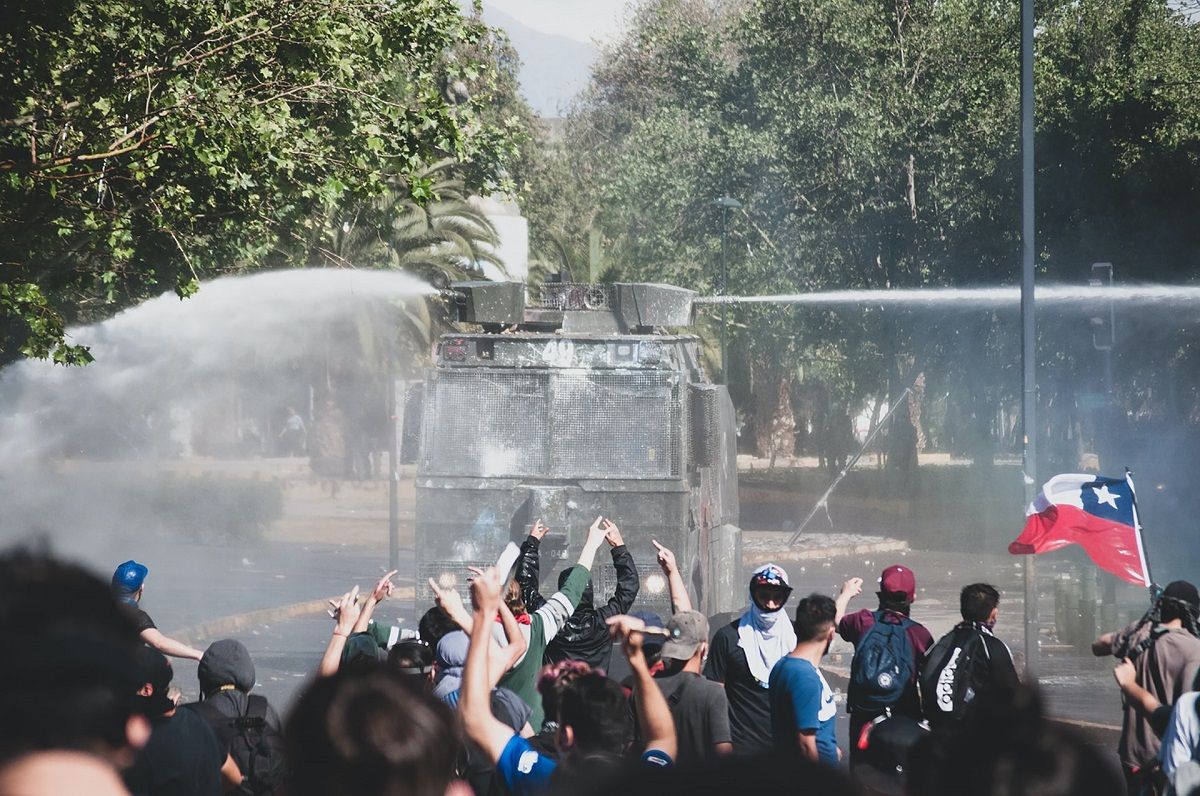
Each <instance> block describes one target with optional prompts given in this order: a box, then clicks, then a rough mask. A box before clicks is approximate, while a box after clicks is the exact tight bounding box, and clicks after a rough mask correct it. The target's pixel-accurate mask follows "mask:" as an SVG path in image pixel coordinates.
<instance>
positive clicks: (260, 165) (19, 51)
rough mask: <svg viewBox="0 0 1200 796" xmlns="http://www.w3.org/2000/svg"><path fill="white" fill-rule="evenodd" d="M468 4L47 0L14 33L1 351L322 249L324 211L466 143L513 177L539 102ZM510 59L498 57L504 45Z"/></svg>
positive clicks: (495, 182)
mask: <svg viewBox="0 0 1200 796" xmlns="http://www.w3.org/2000/svg"><path fill="white" fill-rule="evenodd" d="M493 38H494V34H492V33H491V32H490V31H488V30H487V29H486V28H485V27H484V26H482V25H481V24H479V23H478V21H477V20H473V19H470V18H466V17H464V16H463V15H462V13H461V12H460V10H459V8H458V5H457V3H455V2H454V0H398V1H397V2H363V3H360V2H347V1H346V0H316V1H315V2H304V3H275V2H268V0H228V1H227V2H197V1H196V0H163V2H158V3H141V2H138V3H134V2H129V0H39V1H38V2H22V3H16V4H9V6H8V7H7V8H6V19H5V21H4V23H3V27H2V28H0V268H2V269H3V271H2V272H0V288H2V290H3V292H0V324H2V326H0V360H2V359H11V358H13V357H15V356H17V355H18V354H21V355H26V356H52V357H53V358H54V359H55V360H56V361H61V362H83V361H86V359H87V354H86V351H84V350H81V349H79V348H74V347H71V346H70V344H69V341H68V340H67V339H66V337H65V336H64V326H65V324H67V323H70V322H74V321H76V320H86V319H90V318H94V317H97V316H100V315H106V314H111V312H112V311H113V310H114V309H117V308H119V307H121V306H123V305H127V304H129V303H133V302H136V301H138V300H140V299H142V298H145V297H147V296H149V295H153V294H157V293H160V292H162V290H164V289H172V288H173V289H175V290H176V291H177V292H178V293H179V295H180V296H181V297H184V296H186V295H189V294H190V293H192V292H194V291H195V289H196V287H197V286H198V284H199V283H200V282H201V281H202V280H203V279H204V278H207V277H209V276H212V275H215V274H221V273H228V272H236V271H239V270H242V269H247V268H253V267H259V266H264V265H265V266H286V265H309V264H313V263H314V262H315V261H319V260H321V259H322V257H323V253H322V251H321V249H322V247H323V246H324V244H325V243H327V236H328V230H327V228H326V227H325V226H324V222H325V220H327V219H328V218H329V217H330V216H331V215H333V214H334V211H335V209H336V208H344V207H353V206H362V205H365V204H369V203H371V202H373V201H375V200H377V199H378V198H380V197H383V196H385V195H386V194H387V193H388V192H389V191H394V190H395V189H396V187H397V186H398V185H403V186H405V187H406V188H407V189H408V191H409V197H408V198H409V199H411V200H412V201H414V202H418V203H425V202H431V201H433V202H436V200H437V197H436V196H435V193H436V191H435V186H434V185H433V183H432V182H430V181H429V180H428V178H422V177H421V176H420V175H421V174H422V173H423V170H424V169H425V168H426V167H428V166H429V165H430V164H432V163H435V162H437V161H440V160H442V159H444V158H453V159H454V160H455V161H456V162H457V163H459V164H461V166H462V168H463V169H464V170H465V171H466V172H468V174H469V181H470V187H471V188H472V189H480V188H482V189H488V188H503V187H505V186H506V185H508V184H510V183H511V178H510V177H509V176H507V175H506V174H505V172H504V170H503V165H504V163H505V162H506V161H507V160H509V159H511V158H513V157H515V156H516V153H517V144H518V141H519V138H520V136H519V131H520V128H521V120H520V119H519V118H507V119H496V118H494V117H493V116H492V115H491V111H490V106H491V105H492V104H493V103H494V100H495V98H496V97H497V96H498V95H499V94H502V93H503V91H504V90H505V89H506V86H505V83H504V81H505V80H506V79H507V78H506V75H507V74H508V73H507V72H505V71H504V70H505V67H504V66H503V65H502V64H500V63H499V61H498V60H497V57H494V56H495V50H494V47H493V45H492V44H490V43H489V42H491V41H492V40H493ZM489 59H490V60H489Z"/></svg>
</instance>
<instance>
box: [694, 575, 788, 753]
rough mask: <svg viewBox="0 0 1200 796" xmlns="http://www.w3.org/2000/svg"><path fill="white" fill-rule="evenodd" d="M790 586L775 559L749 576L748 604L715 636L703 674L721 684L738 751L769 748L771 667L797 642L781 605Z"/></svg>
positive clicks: (764, 751) (769, 749)
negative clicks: (740, 613) (772, 562)
mask: <svg viewBox="0 0 1200 796" xmlns="http://www.w3.org/2000/svg"><path fill="white" fill-rule="evenodd" d="M791 593H792V587H791V585H790V584H789V583H788V576H787V573H786V572H785V571H784V570H783V567H781V566H779V565H778V564H764V565H763V566H761V567H759V568H758V569H756V570H754V572H753V573H752V574H751V576H750V607H749V608H748V609H747V610H746V612H745V613H744V614H742V615H741V616H740V617H739V618H738V619H736V620H734V621H733V622H730V623H729V624H727V625H725V626H724V627H722V628H721V629H720V630H718V631H717V632H716V635H714V636H713V639H712V644H711V645H710V647H709V652H708V663H707V664H706V665H705V667H704V676H705V677H707V678H708V679H710V680H715V681H716V682H718V683H723V684H724V685H725V696H726V698H727V699H728V700H729V729H730V735H731V737H732V740H733V752H734V754H736V755H757V754H764V753H767V752H770V751H771V749H772V746H773V745H772V741H771V701H770V695H769V693H768V691H767V687H768V683H769V682H770V678H771V670H772V669H773V668H774V667H775V664H776V663H778V662H779V659H780V658H782V657H783V656H784V655H787V654H788V653H789V652H791V651H792V650H793V649H794V648H795V646H796V631H795V629H794V628H793V627H792V623H791V622H789V621H788V618H787V614H785V613H784V611H783V607H784V605H786V604H787V601H788V597H789V596H790V595H791Z"/></svg>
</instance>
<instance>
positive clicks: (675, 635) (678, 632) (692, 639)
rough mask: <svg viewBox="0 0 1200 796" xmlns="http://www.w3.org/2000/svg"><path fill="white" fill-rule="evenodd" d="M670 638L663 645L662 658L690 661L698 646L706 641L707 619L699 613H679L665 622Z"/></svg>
mask: <svg viewBox="0 0 1200 796" xmlns="http://www.w3.org/2000/svg"><path fill="white" fill-rule="evenodd" d="M667 632H668V633H669V634H670V636H671V637H670V638H669V639H667V643H666V644H663V649H662V657H664V658H672V659H674V660H678V661H686V660H691V657H692V656H693V655H695V654H696V650H697V649H699V648H700V645H701V644H703V643H705V642H706V641H708V619H707V618H706V617H705V616H704V614H702V613H700V612H699V611H680V612H679V613H677V614H675V615H674V616H672V617H671V621H670V622H667Z"/></svg>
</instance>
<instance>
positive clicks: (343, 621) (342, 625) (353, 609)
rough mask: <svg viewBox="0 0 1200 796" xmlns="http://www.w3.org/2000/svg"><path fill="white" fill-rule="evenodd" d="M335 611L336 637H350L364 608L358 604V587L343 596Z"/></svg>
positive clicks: (334, 630)
mask: <svg viewBox="0 0 1200 796" xmlns="http://www.w3.org/2000/svg"><path fill="white" fill-rule="evenodd" d="M333 610H334V614H335V616H334V620H335V624H334V626H333V632H334V635H338V636H349V635H350V631H351V630H353V629H354V623H355V622H357V621H358V615H359V614H360V613H362V606H361V605H359V603H358V587H357V586H355V587H354V588H353V589H351V590H350V591H348V592H346V593H345V594H343V595H342V598H341V599H340V600H338V602H337V605H336V606H334V609H333Z"/></svg>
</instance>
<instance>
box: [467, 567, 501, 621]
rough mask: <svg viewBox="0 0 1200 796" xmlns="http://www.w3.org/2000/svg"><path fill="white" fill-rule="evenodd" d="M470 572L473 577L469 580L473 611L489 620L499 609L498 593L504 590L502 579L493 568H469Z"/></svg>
mask: <svg viewBox="0 0 1200 796" xmlns="http://www.w3.org/2000/svg"><path fill="white" fill-rule="evenodd" d="M470 570H471V572H472V573H474V575H475V577H474V578H473V579H472V580H471V601H472V602H473V603H475V610H477V611H479V612H480V613H481V614H483V615H484V616H486V617H488V618H489V619H490V618H491V617H492V616H494V615H495V613H496V611H498V610H499V609H500V593H501V592H502V591H503V589H504V579H503V578H502V577H500V573H499V572H497V571H496V568H495V567H488V568H487V569H479V568H478V567H470Z"/></svg>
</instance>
